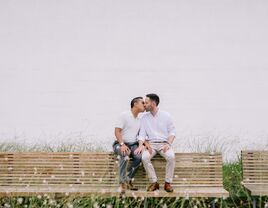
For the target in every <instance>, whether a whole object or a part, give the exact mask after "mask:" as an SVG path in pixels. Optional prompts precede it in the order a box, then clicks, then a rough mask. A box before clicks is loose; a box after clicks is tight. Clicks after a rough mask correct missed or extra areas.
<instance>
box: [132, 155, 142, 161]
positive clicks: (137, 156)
mask: <svg viewBox="0 0 268 208" xmlns="http://www.w3.org/2000/svg"><path fill="white" fill-rule="evenodd" d="M132 158H133V160H135V161H141V158H142V154H134V155H133V157H132Z"/></svg>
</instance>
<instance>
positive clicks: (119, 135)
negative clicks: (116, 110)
mask: <svg viewBox="0 0 268 208" xmlns="http://www.w3.org/2000/svg"><path fill="white" fill-rule="evenodd" d="M121 131H122V130H121V129H119V128H115V131H114V134H115V137H116V139H117V141H118V143H119V144H121V143H124V139H123V137H122V134H121Z"/></svg>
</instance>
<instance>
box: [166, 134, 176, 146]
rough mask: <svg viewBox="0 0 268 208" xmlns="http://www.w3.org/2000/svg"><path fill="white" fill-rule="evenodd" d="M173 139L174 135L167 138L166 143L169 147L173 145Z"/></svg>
mask: <svg viewBox="0 0 268 208" xmlns="http://www.w3.org/2000/svg"><path fill="white" fill-rule="evenodd" d="M174 139H175V136H174V135H170V136H169V137H168V139H167V141H168V143H169V144H170V145H171V144H172V143H173V141H174Z"/></svg>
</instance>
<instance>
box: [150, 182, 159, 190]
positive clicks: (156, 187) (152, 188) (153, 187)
mask: <svg viewBox="0 0 268 208" xmlns="http://www.w3.org/2000/svg"><path fill="white" fill-rule="evenodd" d="M158 189H159V184H158V183H157V182H155V183H151V185H150V186H149V187H148V188H147V191H155V190H158Z"/></svg>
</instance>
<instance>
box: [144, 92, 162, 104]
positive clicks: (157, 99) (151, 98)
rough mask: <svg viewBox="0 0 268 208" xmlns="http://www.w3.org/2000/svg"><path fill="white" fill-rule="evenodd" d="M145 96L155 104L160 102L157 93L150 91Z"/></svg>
mask: <svg viewBox="0 0 268 208" xmlns="http://www.w3.org/2000/svg"><path fill="white" fill-rule="evenodd" d="M146 97H148V98H150V100H152V101H154V102H155V104H156V106H158V104H159V103H160V98H159V96H158V95H157V94H154V93H150V94H147V95H146Z"/></svg>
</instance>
